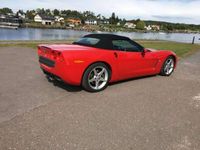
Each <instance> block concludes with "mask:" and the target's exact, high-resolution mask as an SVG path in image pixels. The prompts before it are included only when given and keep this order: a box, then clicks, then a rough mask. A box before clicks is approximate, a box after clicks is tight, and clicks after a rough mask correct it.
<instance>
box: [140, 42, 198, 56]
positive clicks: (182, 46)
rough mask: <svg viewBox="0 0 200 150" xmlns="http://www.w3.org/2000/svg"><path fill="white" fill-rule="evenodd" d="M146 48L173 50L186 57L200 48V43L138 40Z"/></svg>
mask: <svg viewBox="0 0 200 150" xmlns="http://www.w3.org/2000/svg"><path fill="white" fill-rule="evenodd" d="M137 42H138V43H140V44H141V45H143V46H144V47H146V48H154V49H162V50H171V51H173V52H175V53H176V54H177V56H178V57H185V56H187V55H189V54H193V53H194V52H196V51H197V50H200V45H199V44H187V43H177V42H169V41H137Z"/></svg>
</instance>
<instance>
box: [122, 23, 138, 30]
mask: <svg viewBox="0 0 200 150" xmlns="http://www.w3.org/2000/svg"><path fill="white" fill-rule="evenodd" d="M124 27H126V28H132V29H135V27H136V25H135V24H134V23H132V22H126V23H125V25H124Z"/></svg>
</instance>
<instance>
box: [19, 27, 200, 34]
mask: <svg viewBox="0 0 200 150" xmlns="http://www.w3.org/2000/svg"><path fill="white" fill-rule="evenodd" d="M19 28H36V29H62V30H74V31H85V32H127V33H130V32H137V33H189V34H190V33H193V34H200V31H191V30H189V31H188V30H187V31H183V30H177V31H164V30H159V31H153V30H151V31H147V30H138V29H128V28H123V27H121V28H120V29H121V30H120V29H118V28H116V27H114V28H109V29H106V30H102V29H98V30H97V29H93V28H92V29H91V28H84V26H78V27H73V28H72V27H66V26H53V25H52V26H43V25H37V26H35V25H21V27H19Z"/></svg>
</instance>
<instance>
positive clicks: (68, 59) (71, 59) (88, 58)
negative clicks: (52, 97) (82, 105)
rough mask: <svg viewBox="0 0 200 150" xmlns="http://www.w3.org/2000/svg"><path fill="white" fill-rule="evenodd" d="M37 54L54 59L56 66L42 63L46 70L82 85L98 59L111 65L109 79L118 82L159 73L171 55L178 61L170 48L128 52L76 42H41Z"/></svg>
mask: <svg viewBox="0 0 200 150" xmlns="http://www.w3.org/2000/svg"><path fill="white" fill-rule="evenodd" d="M38 55H39V57H44V58H48V59H49V60H52V61H53V62H55V67H49V66H48V65H45V64H43V63H40V66H41V68H42V69H43V70H45V71H47V72H49V73H52V74H53V75H56V76H58V77H60V78H61V79H62V80H63V81H64V82H66V83H69V84H72V85H81V81H82V77H83V74H84V71H85V70H86V69H87V68H88V66H90V65H91V64H93V63H96V62H104V63H105V64H107V65H108V66H109V68H110V69H111V72H112V74H111V80H110V82H115V81H119V80H124V79H129V78H134V77H139V76H147V75H154V74H159V73H160V70H161V67H162V65H163V63H164V61H165V60H166V58H167V57H168V56H174V58H175V60H176V61H177V57H176V55H175V53H173V52H171V51H167V50H156V51H154V50H150V49H145V50H144V52H127V51H119V50H107V49H100V48H93V47H88V46H80V45H75V44H71V45H66V44H56V45H48V44H45V45H39V46H38Z"/></svg>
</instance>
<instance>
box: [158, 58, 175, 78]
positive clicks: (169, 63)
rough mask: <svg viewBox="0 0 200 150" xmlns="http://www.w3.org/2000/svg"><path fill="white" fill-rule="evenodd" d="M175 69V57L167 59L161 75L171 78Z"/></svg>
mask: <svg viewBox="0 0 200 150" xmlns="http://www.w3.org/2000/svg"><path fill="white" fill-rule="evenodd" d="M174 67H175V60H174V57H173V56H169V57H167V59H166V60H165V62H164V63H163V66H162V68H161V71H160V75H162V76H170V75H171V74H172V73H173V71H174Z"/></svg>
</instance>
